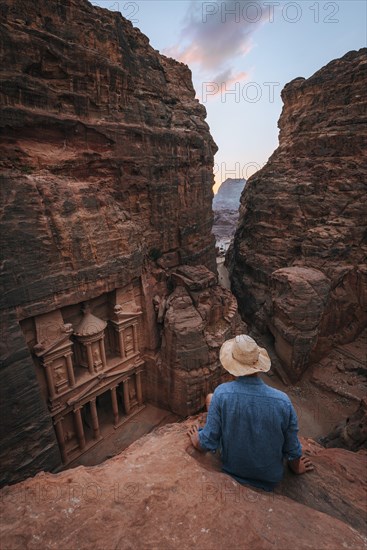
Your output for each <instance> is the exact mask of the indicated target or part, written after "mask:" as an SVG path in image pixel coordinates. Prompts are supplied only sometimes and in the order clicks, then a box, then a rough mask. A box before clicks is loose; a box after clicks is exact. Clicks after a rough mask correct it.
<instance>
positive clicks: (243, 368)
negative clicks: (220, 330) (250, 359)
mask: <svg viewBox="0 0 367 550" xmlns="http://www.w3.org/2000/svg"><path fill="white" fill-rule="evenodd" d="M234 342H235V338H232V339H231V340H227V341H226V342H224V344H223V345H222V347H221V348H220V353H219V359H220V362H221V363H222V365H223V367H224V368H225V369H226V371H228V372H229V373H230V374H233V376H248V375H249V374H255V373H257V372H268V370H270V367H271V361H270V357H269V355H268V352H267V351H266V349H265V348H260V347H259V348H258V349H259V359H258V360H257V362H256V363H255V364H254V365H244V364H243V363H240V362H239V361H237V360H236V359H234V357H233V356H232V348H233V344H234Z"/></svg>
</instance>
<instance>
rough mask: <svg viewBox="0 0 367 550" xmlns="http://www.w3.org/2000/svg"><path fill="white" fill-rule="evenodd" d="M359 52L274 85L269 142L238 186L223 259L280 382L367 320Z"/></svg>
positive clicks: (362, 55)
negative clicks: (267, 153) (273, 138)
mask: <svg viewBox="0 0 367 550" xmlns="http://www.w3.org/2000/svg"><path fill="white" fill-rule="evenodd" d="M366 66H367V58H366V50H365V49H364V50H360V51H352V52H349V53H347V54H346V55H345V56H344V57H342V58H340V59H337V60H334V61H332V62H330V63H329V64H328V65H326V66H325V67H323V68H322V69H320V70H319V71H318V72H316V73H315V74H314V75H313V76H311V77H310V78H308V79H304V78H296V79H295V80H293V81H292V82H290V83H289V84H287V85H286V86H285V88H284V89H283V91H282V99H283V102H284V107H283V111H282V114H281V117H280V119H279V128H280V134H279V147H278V148H277V149H276V151H275V152H274V153H273V155H272V156H271V157H270V159H269V161H268V163H267V164H266V165H265V166H264V167H263V168H262V169H261V170H259V172H257V173H256V174H254V175H253V176H252V177H251V178H250V179H249V180H248V182H247V185H246V188H245V190H244V192H243V194H242V197H241V207H240V220H239V224H238V227H237V231H236V234H235V237H234V242H233V246H232V248H231V249H230V251H229V254H228V256H227V262H228V264H229V269H230V274H231V280H232V291H233V292H234V294H235V295H236V296H237V298H238V300H239V305H240V309H241V312H242V314H243V316H244V317H245V319H246V320H249V321H250V322H251V323H252V324H253V325H254V326H256V327H257V329H258V330H260V331H261V332H262V333H264V334H266V333H269V332H270V333H271V334H272V336H273V338H274V341H275V349H276V352H277V354H278V356H279V358H280V360H281V362H282V364H283V366H284V368H285V369H286V372H287V374H288V376H289V378H291V379H293V380H297V379H298V378H299V377H300V376H301V375H302V373H303V372H304V370H305V369H306V368H307V367H308V365H309V364H310V363H312V362H313V361H316V360H318V359H320V358H321V357H322V356H323V355H325V354H326V353H327V352H328V351H329V350H330V349H331V348H332V347H333V346H335V345H337V344H345V343H348V342H351V341H353V340H354V339H355V338H356V336H357V335H358V334H359V333H360V332H361V330H362V329H363V327H364V326H366V321H367V313H366V309H367V266H366V263H365V261H366V252H367V243H366V175H367V168H366V147H365V146H366V134H367V133H366V96H365V93H364V86H365V79H366Z"/></svg>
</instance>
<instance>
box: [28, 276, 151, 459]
mask: <svg viewBox="0 0 367 550" xmlns="http://www.w3.org/2000/svg"><path fill="white" fill-rule="evenodd" d="M139 296H140V294H139V283H138V282H137V283H136V284H134V283H132V284H131V285H129V286H128V287H126V288H124V289H117V290H115V291H113V292H111V293H108V294H105V295H103V296H100V297H98V298H96V299H94V300H90V301H89V302H86V303H80V304H76V305H75V306H70V307H65V308H61V309H58V310H54V311H52V312H50V313H46V314H43V315H39V316H36V317H34V318H31V319H27V320H25V321H23V322H22V328H23V331H24V333H25V336H26V339H27V341H28V345H29V346H30V348H31V351H32V355H33V358H34V363H35V368H36V372H37V377H38V380H39V384H40V387H41V391H42V393H43V396H44V399H45V401H46V402H47V406H48V409H49V411H50V414H51V416H52V421H53V425H54V429H55V433H56V437H57V441H58V444H59V448H60V453H61V457H62V461H63V463H64V464H68V463H70V462H71V461H73V460H74V459H75V458H77V457H78V456H80V455H81V454H82V453H83V452H85V451H86V450H89V449H90V448H91V447H92V446H93V445H95V444H96V443H98V442H99V441H100V440H101V439H103V437H104V436H105V435H107V434H108V433H110V432H111V431H112V430H113V429H116V428H118V427H119V426H120V425H121V424H123V423H124V422H126V420H128V419H129V418H130V417H131V416H132V415H134V414H135V413H137V412H138V411H140V410H141V409H142V408H143V406H144V405H143V391H142V372H143V369H144V362H143V360H142V357H141V354H140V349H141V337H140V331H141V329H140V324H141V315H142V313H141V309H140V304H139Z"/></svg>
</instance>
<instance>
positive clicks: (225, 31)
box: [91, 0, 367, 191]
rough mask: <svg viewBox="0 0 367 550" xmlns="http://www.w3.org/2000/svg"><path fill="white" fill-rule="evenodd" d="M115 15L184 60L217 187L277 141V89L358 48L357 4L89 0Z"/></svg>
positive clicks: (362, 25) (361, 39)
mask: <svg viewBox="0 0 367 550" xmlns="http://www.w3.org/2000/svg"><path fill="white" fill-rule="evenodd" d="M91 3H92V4H94V5H99V6H101V7H104V8H107V9H110V10H113V11H120V12H121V13H122V15H123V16H124V17H126V18H127V19H129V20H130V21H131V22H132V23H133V25H134V26H135V27H137V28H139V29H140V30H141V31H142V32H143V33H144V34H146V35H147V36H148V38H149V39H150V43H151V45H152V46H153V47H154V48H155V49H156V50H159V51H160V52H161V53H163V54H165V55H168V56H170V57H173V58H175V59H178V60H179V61H182V62H184V63H186V64H188V65H189V67H190V69H191V71H192V75H193V82H194V87H195V90H196V95H197V97H198V99H199V100H200V101H201V103H203V104H204V105H205V107H206V110H207V122H208V124H209V126H210V130H211V134H212V136H213V138H214V140H215V142H216V143H217V145H218V147H219V151H218V153H217V154H216V156H215V165H214V174H215V182H216V184H215V187H214V190H215V191H216V190H217V188H218V186H219V185H220V183H221V182H222V181H224V180H225V179H227V178H229V177H232V178H241V177H243V178H246V179H247V178H248V177H250V176H251V175H252V174H253V173H254V172H256V171H257V170H258V169H259V168H260V167H261V166H263V165H264V164H265V163H266V162H267V160H268V158H269V156H270V155H271V154H272V153H273V151H274V149H276V147H277V145H278V127H277V122H278V119H279V116H280V113H281V110H282V101H281V97H280V92H281V90H282V88H283V87H284V85H285V84H286V83H287V82H290V81H291V80H293V79H294V78H297V77H300V76H301V77H305V78H308V77H310V76H311V75H312V74H314V73H315V72H316V71H317V70H319V69H320V68H321V67H323V66H324V65H325V64H327V63H328V62H329V61H331V60H333V59H336V58H338V57H341V56H342V55H344V54H345V53H347V52H348V51H350V50H358V49H359V48H362V47H365V46H366V25H367V23H366V19H367V2H366V1H365V0H338V1H336V2H331V1H326V0H319V1H315V0H298V1H297V2H291V1H286V0H274V1H272V0H224V1H220V0H215V1H211V2H207V1H201V0H136V1H125V0H118V1H114V0H92V2H91Z"/></svg>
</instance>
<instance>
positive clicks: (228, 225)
mask: <svg viewBox="0 0 367 550" xmlns="http://www.w3.org/2000/svg"><path fill="white" fill-rule="evenodd" d="M245 185H246V180H245V179H243V178H241V179H232V178H227V179H226V180H225V181H223V182H222V183H221V185H220V187H219V189H218V192H217V194H216V195H215V196H214V199H213V210H214V223H213V233H214V236H215V241H216V245H217V254H218V253H219V255H220V256H224V255H225V253H226V252H227V250H228V247H229V245H230V242H231V239H232V238H233V236H234V233H235V230H236V226H237V221H238V209H239V206H240V197H241V193H242V191H243V189H244V187H245Z"/></svg>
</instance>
